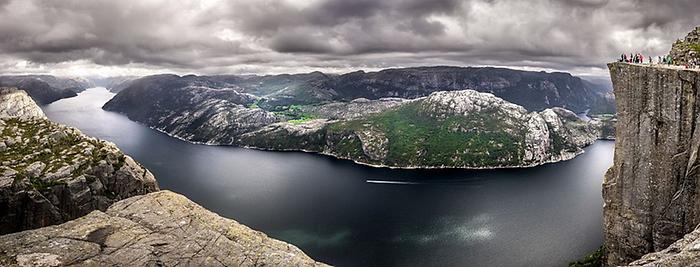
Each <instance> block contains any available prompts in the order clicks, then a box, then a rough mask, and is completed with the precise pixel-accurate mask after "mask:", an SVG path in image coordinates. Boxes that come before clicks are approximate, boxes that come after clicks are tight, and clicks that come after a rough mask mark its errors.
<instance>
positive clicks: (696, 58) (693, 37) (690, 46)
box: [670, 27, 700, 66]
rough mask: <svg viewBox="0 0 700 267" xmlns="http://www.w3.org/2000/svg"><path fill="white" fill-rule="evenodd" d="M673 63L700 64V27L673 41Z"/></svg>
mask: <svg viewBox="0 0 700 267" xmlns="http://www.w3.org/2000/svg"><path fill="white" fill-rule="evenodd" d="M670 54H671V57H673V63H674V64H677V65H693V66H697V65H700V27H696V28H695V29H694V30H693V31H691V32H690V33H688V35H687V36H686V37H685V38H683V40H678V41H677V42H675V43H673V46H672V48H671V52H670Z"/></svg>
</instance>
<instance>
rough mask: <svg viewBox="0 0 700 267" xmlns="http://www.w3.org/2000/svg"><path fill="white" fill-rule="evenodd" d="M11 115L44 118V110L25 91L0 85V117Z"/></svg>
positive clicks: (9, 116)
mask: <svg viewBox="0 0 700 267" xmlns="http://www.w3.org/2000/svg"><path fill="white" fill-rule="evenodd" d="M11 117H23V118H44V117H45V115H44V112H43V111H42V110H41V108H39V107H38V106H37V105H36V104H35V103H34V101H33V100H32V98H31V97H29V95H27V93H26V92H24V91H21V90H17V88H9V87H0V119H4V118H11Z"/></svg>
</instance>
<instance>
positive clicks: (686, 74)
mask: <svg viewBox="0 0 700 267" xmlns="http://www.w3.org/2000/svg"><path fill="white" fill-rule="evenodd" d="M609 69H610V74H611V77H612V81H613V85H614V92H615V97H616V100H617V110H618V117H617V120H618V123H617V126H618V127H617V133H616V145H615V160H614V161H615V163H614V166H613V167H612V168H611V169H610V170H609V171H608V173H607V174H606V176H605V181H604V184H603V198H604V225H605V227H604V229H605V250H606V254H607V255H606V261H607V264H608V265H609V266H615V265H620V264H626V263H628V262H631V261H633V260H635V259H638V258H640V257H641V256H643V255H644V254H646V253H649V252H654V251H660V250H662V249H665V248H666V247H668V246H669V245H671V244H672V243H673V242H675V241H676V240H678V239H680V238H682V237H683V236H684V235H685V234H687V233H689V232H691V231H692V230H693V229H695V227H696V226H697V225H698V223H700V195H699V194H698V193H699V187H698V185H699V184H698V179H699V178H700V173H699V172H698V167H699V166H700V162H699V161H698V153H700V116H699V115H698V113H699V112H700V101H698V100H699V99H700V72H699V71H697V70H687V69H682V68H675V67H666V66H648V65H636V64H626V63H612V64H610V65H609Z"/></svg>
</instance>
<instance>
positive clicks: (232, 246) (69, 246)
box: [0, 191, 326, 266]
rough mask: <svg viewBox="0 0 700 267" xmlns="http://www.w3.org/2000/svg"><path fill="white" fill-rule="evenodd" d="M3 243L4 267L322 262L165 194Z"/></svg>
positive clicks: (9, 237)
mask: <svg viewBox="0 0 700 267" xmlns="http://www.w3.org/2000/svg"><path fill="white" fill-rule="evenodd" d="M0 248H2V250H3V253H0V265H1V266H65V265H87V266H326V265H325V264H322V263H318V262H315V261H314V260H312V259H311V258H309V257H308V256H306V255H305V254H304V253H303V252H302V251H301V250H300V249H298V248H297V247H295V246H292V245H289V244H287V243H284V242H281V241H278V240H275V239H272V238H269V237H267V236H266V235H265V234H263V233H261V232H258V231H254V230H251V229H250V228H248V227H246V226H245V225H242V224H239V223H237V222H236V221H234V220H230V219H226V218H222V217H220V216H218V215H217V214H215V213H213V212H210V211H208V210H206V209H204V208H202V207H201V206H199V205H197V204H195V203H194V202H192V201H190V200H189V199H187V198H185V197H184V196H182V195H178V194H175V193H173V192H170V191H159V192H155V193H150V194H147V195H143V196H136V197H132V198H128V199H125V200H122V201H119V202H117V203H115V204H114V205H112V206H110V207H109V209H107V211H105V212H101V211H93V212H92V213H90V214H88V215H87V216H84V217H81V218H79V219H76V220H73V221H70V222H67V223H64V224H61V225H56V226H50V227H45V228H41V229H37V230H31V231H24V232H20V233H15V234H10V235H5V236H0Z"/></svg>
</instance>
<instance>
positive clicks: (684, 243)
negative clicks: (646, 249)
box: [628, 229, 700, 267]
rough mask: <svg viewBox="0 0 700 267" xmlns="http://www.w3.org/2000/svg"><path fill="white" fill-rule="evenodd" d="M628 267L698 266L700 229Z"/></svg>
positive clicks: (699, 264) (699, 261)
mask: <svg viewBox="0 0 700 267" xmlns="http://www.w3.org/2000/svg"><path fill="white" fill-rule="evenodd" d="M628 266H646V267H660V266H664V267H690V266H694V267H697V266H700V229H695V231H693V232H691V233H689V234H687V235H685V237H683V238H682V239H680V240H678V241H676V242H675V243H673V244H671V245H670V246H669V247H668V248H666V249H664V250H662V251H659V252H655V253H649V254H647V255H644V257H642V258H641V259H639V260H636V261H633V262H632V263H630V264H629V265H628Z"/></svg>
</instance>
